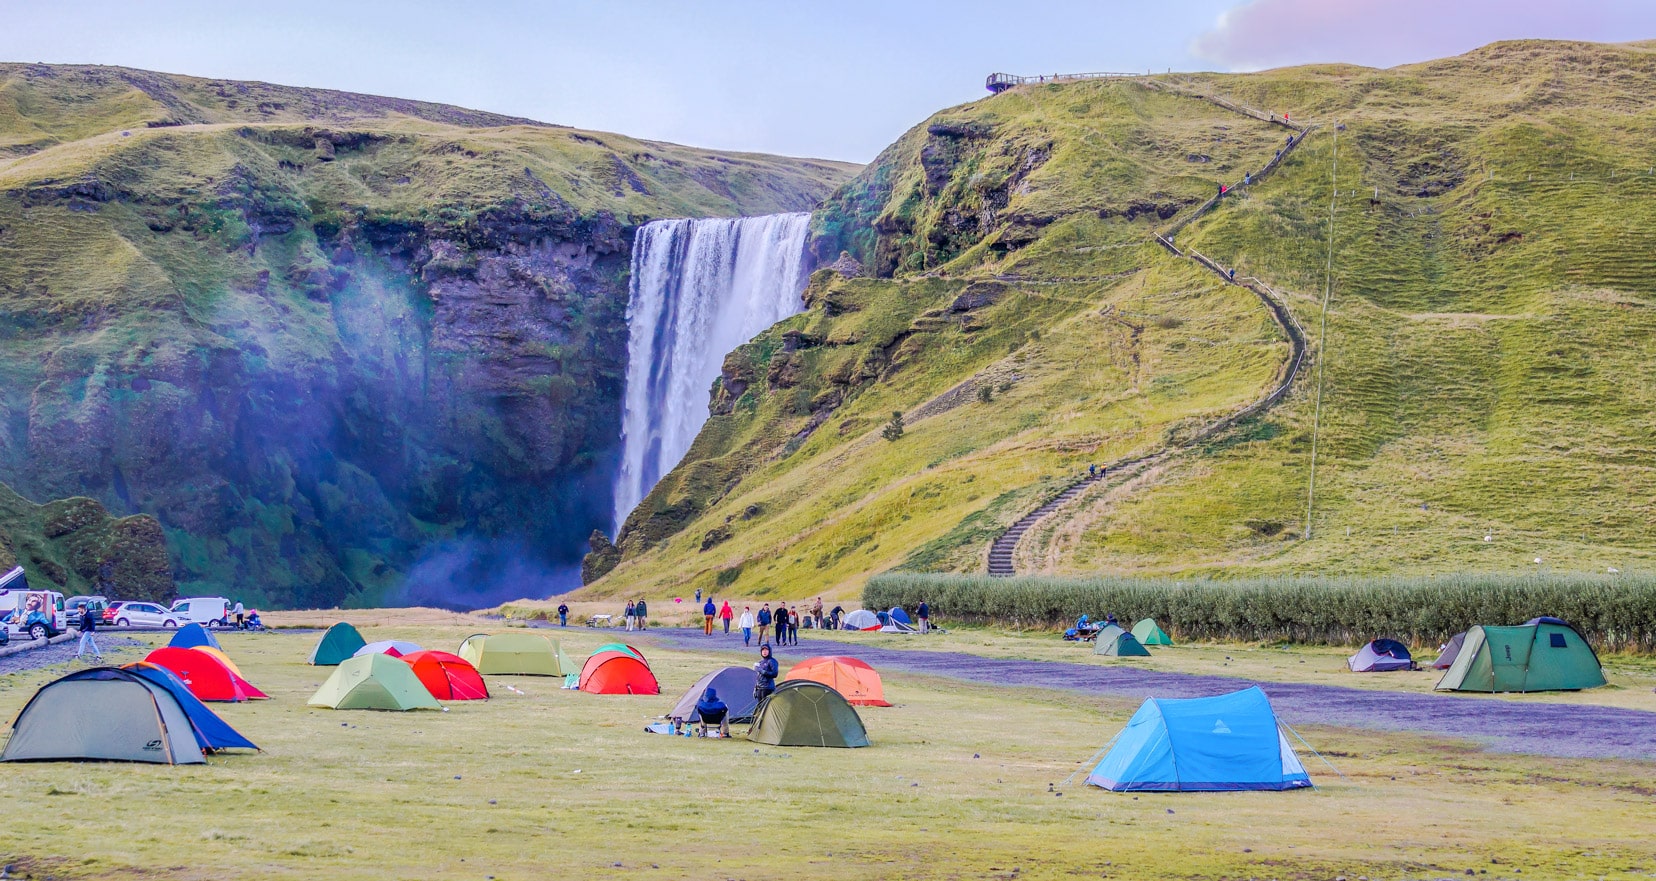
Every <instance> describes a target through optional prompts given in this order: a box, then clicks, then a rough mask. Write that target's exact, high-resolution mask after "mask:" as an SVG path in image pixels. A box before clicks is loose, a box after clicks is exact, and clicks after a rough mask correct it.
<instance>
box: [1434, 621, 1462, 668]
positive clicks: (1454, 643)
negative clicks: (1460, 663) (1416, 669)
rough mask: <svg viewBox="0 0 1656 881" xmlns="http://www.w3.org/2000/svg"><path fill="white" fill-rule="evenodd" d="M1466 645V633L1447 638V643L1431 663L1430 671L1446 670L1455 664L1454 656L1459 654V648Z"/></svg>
mask: <svg viewBox="0 0 1656 881" xmlns="http://www.w3.org/2000/svg"><path fill="white" fill-rule="evenodd" d="M1465 644H1466V631H1464V630H1462V631H1461V632H1459V633H1457V634H1455V635H1454V636H1451V637H1449V642H1448V644H1447V645H1445V646H1444V647H1443V651H1441V652H1438V656H1437V660H1435V661H1433V662H1432V669H1434V670H1447V669H1449V667H1450V666H1452V665H1453V664H1454V663H1455V656H1456V655H1458V654H1460V650H1461V646H1462V645H1465Z"/></svg>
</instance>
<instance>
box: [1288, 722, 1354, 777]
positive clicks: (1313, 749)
mask: <svg viewBox="0 0 1656 881" xmlns="http://www.w3.org/2000/svg"><path fill="white" fill-rule="evenodd" d="M1277 724H1279V725H1281V726H1282V727H1284V728H1286V729H1288V733H1289V734H1292V735H1294V739H1295V740H1297V741H1299V742H1300V743H1301V744H1304V746H1305V748H1306V749H1308V750H1310V751H1311V754H1312V755H1314V756H1316V757H1317V758H1318V759H1320V760H1321V761H1322V763H1323V764H1325V765H1327V766H1328V769H1329V770H1330V771H1333V772H1334V773H1336V774H1339V775H1340V779H1341V780H1344V781H1345V782H1347V783H1351V778H1350V777H1347V776H1346V775H1345V774H1343V773H1341V772H1340V769H1339V768H1336V767H1334V763H1333V762H1330V761H1329V760H1328V759H1325V758H1323V754H1322V753H1320V752H1317V748H1316V747H1314V746H1312V745H1311V744H1309V743H1306V742H1305V738H1303V737H1301V736H1300V733H1299V732H1298V731H1295V730H1294V726H1292V725H1289V724H1288V723H1287V722H1284V721H1282V720H1281V719H1278V720H1277ZM1311 785H1312V787H1313V788H1315V787H1316V784H1315V783H1313V784H1311ZM1352 785H1353V786H1355V785H1356V784H1355V783H1353V784H1352Z"/></svg>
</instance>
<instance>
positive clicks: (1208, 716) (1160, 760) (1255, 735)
mask: <svg viewBox="0 0 1656 881" xmlns="http://www.w3.org/2000/svg"><path fill="white" fill-rule="evenodd" d="M1087 782H1088V783H1089V784H1091V785H1093V786H1099V787H1103V788H1104V789H1112V790H1116V791H1118V792H1121V791H1139V790H1156V791H1177V792H1198V791H1215V790H1240V789H1277V790H1281V789H1298V788H1300V787H1305V786H1310V785H1311V778H1310V777H1309V776H1308V775H1307V774H1306V773H1305V766H1304V765H1303V764H1301V763H1300V760H1299V756H1298V755H1296V754H1295V753H1294V749H1293V747H1291V746H1289V745H1288V738H1286V737H1284V736H1283V734H1282V732H1281V731H1280V730H1278V728H1277V718H1276V713H1275V711H1273V710H1272V709H1271V702H1270V700H1269V699H1267V698H1266V697H1265V692H1263V691H1260V690H1259V687H1258V686H1254V687H1251V688H1245V689H1243V690H1242V691H1237V692H1232V693H1230V694H1221V695H1217V696H1215V697H1198V698H1183V699H1157V698H1151V699H1149V700H1147V701H1145V702H1144V705H1143V706H1141V707H1139V709H1138V712H1136V713H1134V714H1133V718H1132V719H1131V720H1129V721H1128V722H1127V727H1126V728H1125V729H1123V730H1122V732H1121V733H1120V734H1118V735H1116V739H1115V743H1114V744H1113V745H1111V747H1110V750H1109V752H1108V753H1106V754H1105V756H1104V760H1103V761H1101V762H1099V763H1098V766H1097V767H1095V768H1093V770H1092V773H1091V774H1089V775H1087Z"/></svg>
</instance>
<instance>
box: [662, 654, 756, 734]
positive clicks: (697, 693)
mask: <svg viewBox="0 0 1656 881" xmlns="http://www.w3.org/2000/svg"><path fill="white" fill-rule="evenodd" d="M757 679H758V677H757V676H756V675H755V674H754V672H753V668H751V667H723V668H721V669H718V670H714V671H713V672H712V673H709V674H707V675H706V676H703V677H702V678H700V679H697V680H696V684H695V685H692V686H690V690H689V691H686V692H685V693H684V696H683V697H681V698H679V699H678V703H676V704H674V705H673V711H672V712H671V713H668V714H667V718H669V719H677V720H679V721H681V722H700V721H701V715H700V714H698V713H697V712H696V702H697V701H699V700H701V696H702V692H704V691H706V690H707V689H709V688H714V689H717V690H718V692H719V695H720V697H722V698H723V699H724V702H725V704H726V706H728V707H729V708H730V715H729V720H730V721H731V722H747V721H750V720H752V719H753V711H754V709H755V708H756V707H757V706H758V705H759V702H758V701H756V700H754V699H753V684H754V682H755V681H756V680H757Z"/></svg>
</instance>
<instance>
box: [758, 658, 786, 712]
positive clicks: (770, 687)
mask: <svg viewBox="0 0 1656 881" xmlns="http://www.w3.org/2000/svg"><path fill="white" fill-rule="evenodd" d="M779 672H781V668H779V667H777V665H776V659H775V658H773V657H771V647H770V646H768V645H761V646H760V647H759V663H757V664H754V665H753V699H754V700H755V701H757V702H761V703H762V702H764V700H765V698H767V697H770V696H771V693H772V692H774V691H776V674H777V673H779ZM754 715H755V716H756V717H757V715H758V714H757V713H755V714H754Z"/></svg>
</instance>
